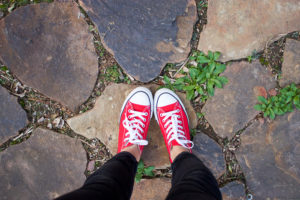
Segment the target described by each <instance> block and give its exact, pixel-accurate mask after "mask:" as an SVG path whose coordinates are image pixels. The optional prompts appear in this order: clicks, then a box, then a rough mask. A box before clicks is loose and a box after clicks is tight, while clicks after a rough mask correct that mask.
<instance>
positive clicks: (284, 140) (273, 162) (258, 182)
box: [236, 111, 300, 200]
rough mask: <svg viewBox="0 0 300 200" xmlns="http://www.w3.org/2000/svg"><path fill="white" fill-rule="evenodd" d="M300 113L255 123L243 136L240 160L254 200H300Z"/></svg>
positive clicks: (238, 153)
mask: <svg viewBox="0 0 300 200" xmlns="http://www.w3.org/2000/svg"><path fill="white" fill-rule="evenodd" d="M299 133H300V111H294V112H292V113H288V114H285V115H283V116H279V117H276V119H275V120H274V121H272V122H270V123H267V122H266V123H264V124H261V123H260V122H258V121H256V122H254V123H253V124H252V125H251V126H250V127H248V128H247V129H246V130H245V132H243V133H242V135H241V143H242V144H241V147H240V149H238V151H237V152H236V156H237V159H238V161H239V163H240V165H241V167H242V170H243V172H244V174H245V176H246V181H247V185H248V187H249V189H250V191H251V193H252V194H253V197H254V199H280V200H284V199H299V197H300V190H299V188H300V134H299Z"/></svg>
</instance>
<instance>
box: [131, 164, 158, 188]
mask: <svg viewBox="0 0 300 200" xmlns="http://www.w3.org/2000/svg"><path fill="white" fill-rule="evenodd" d="M153 170H154V166H149V167H145V165H144V162H143V160H140V162H139V164H138V168H137V173H136V175H135V178H134V180H135V182H136V183H138V182H140V181H141V179H142V177H143V175H145V176H149V177H154V173H153Z"/></svg>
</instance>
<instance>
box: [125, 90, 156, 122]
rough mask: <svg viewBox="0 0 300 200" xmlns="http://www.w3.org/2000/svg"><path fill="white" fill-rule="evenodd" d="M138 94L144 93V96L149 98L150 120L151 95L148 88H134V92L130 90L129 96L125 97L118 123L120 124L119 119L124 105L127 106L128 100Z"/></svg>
mask: <svg viewBox="0 0 300 200" xmlns="http://www.w3.org/2000/svg"><path fill="white" fill-rule="evenodd" d="M138 92H144V93H146V95H147V96H148V97H149V100H150V108H151V109H150V110H151V116H150V119H151V118H152V115H153V95H152V92H151V91H150V90H149V89H148V88H145V87H137V88H135V89H134V90H132V91H131V92H130V93H129V95H128V96H127V97H126V99H125V101H124V103H123V105H122V109H121V112H120V117H119V123H120V119H121V115H122V113H123V110H124V107H125V105H126V104H127V102H128V101H129V99H130V98H131V97H132V96H133V95H135V94H136V93H138Z"/></svg>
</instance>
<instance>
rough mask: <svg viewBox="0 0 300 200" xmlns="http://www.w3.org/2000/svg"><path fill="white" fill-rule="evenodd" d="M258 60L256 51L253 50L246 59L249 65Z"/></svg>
mask: <svg viewBox="0 0 300 200" xmlns="http://www.w3.org/2000/svg"><path fill="white" fill-rule="evenodd" d="M258 58H259V53H258V52H257V51H256V49H254V50H253V51H252V53H251V55H250V56H248V57H247V59H248V62H249V63H251V62H252V60H255V59H258Z"/></svg>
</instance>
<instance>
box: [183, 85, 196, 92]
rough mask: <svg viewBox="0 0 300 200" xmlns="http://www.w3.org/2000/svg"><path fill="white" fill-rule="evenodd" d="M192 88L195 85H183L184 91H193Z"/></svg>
mask: <svg viewBox="0 0 300 200" xmlns="http://www.w3.org/2000/svg"><path fill="white" fill-rule="evenodd" d="M194 89H195V85H187V86H184V87H183V90H184V91H191V90H192V91H193V92H194Z"/></svg>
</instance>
